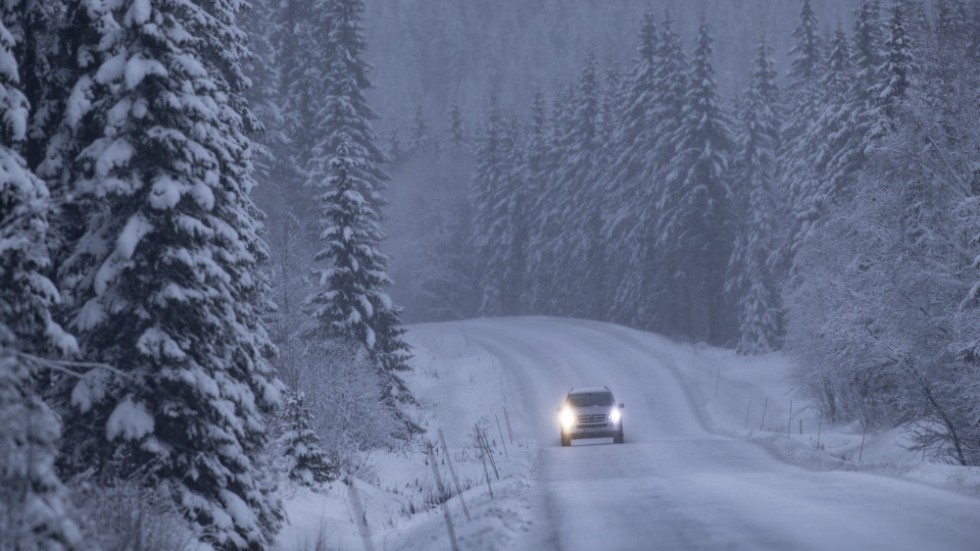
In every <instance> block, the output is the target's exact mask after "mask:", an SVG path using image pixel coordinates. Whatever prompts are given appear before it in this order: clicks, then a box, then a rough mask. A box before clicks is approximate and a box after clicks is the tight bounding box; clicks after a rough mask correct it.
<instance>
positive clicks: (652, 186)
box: [0, 0, 980, 550]
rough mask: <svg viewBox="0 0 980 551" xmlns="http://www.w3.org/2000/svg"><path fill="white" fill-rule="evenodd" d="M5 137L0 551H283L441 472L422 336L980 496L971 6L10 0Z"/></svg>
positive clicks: (765, 1)
mask: <svg viewBox="0 0 980 551" xmlns="http://www.w3.org/2000/svg"><path fill="white" fill-rule="evenodd" d="M509 33H510V34H509ZM0 113H2V117H0V136H2V142H0V427H2V429H0V550H7V549H10V550H21V549H192V548H193V549H196V548H199V547H195V546H202V547H200V548H213V549H227V550H237V549H267V548H272V547H273V543H274V542H275V537H276V534H277V532H278V531H279V530H280V529H281V528H282V526H283V525H284V524H285V523H286V522H287V521H288V519H287V518H286V515H285V514H284V509H283V504H282V501H283V499H285V498H284V496H285V495H286V489H287V488H291V487H295V486H302V487H319V486H322V485H325V484H330V483H335V484H342V483H344V482H345V481H347V480H349V477H350V476H351V475H352V474H353V473H356V472H358V470H359V469H363V468H364V462H365V460H364V455H363V452H368V451H371V450H404V449H409V448H412V447H413V446H419V447H420V446H421V445H422V444H421V442H422V440H423V439H424V438H426V436H425V432H426V427H425V426H423V425H422V424H421V423H420V417H419V415H418V411H419V410H420V409H423V408H424V407H425V404H423V403H421V402H420V400H418V399H417V398H416V396H415V393H414V392H413V389H412V388H411V385H409V384H408V383H407V382H406V377H407V375H408V373H409V372H410V371H411V369H412V368H411V360H412V349H411V346H410V345H409V343H408V340H407V339H406V332H407V331H408V328H407V325H406V324H407V323H408V322H410V323H422V322H433V321H445V320H465V319H470V318H481V317H503V316H555V317H568V318H586V319H591V320H597V321H604V322H611V323H616V324H620V325H625V326H629V327H632V328H636V329H641V330H644V331H650V332H655V333H659V334H662V335H666V336H668V337H671V338H673V339H676V340H678V341H682V342H692V343H706V344H708V345H712V346H718V347H727V348H731V349H735V350H737V352H738V353H739V354H743V355H746V356H754V355H766V354H771V353H785V354H786V355H787V356H788V357H790V358H792V359H793V361H794V362H795V370H794V377H793V382H794V385H795V387H796V390H797V393H798V396H799V397H800V398H801V399H806V400H808V401H809V402H811V403H813V404H815V407H817V408H819V410H820V412H821V414H822V416H823V417H822V418H823V419H826V420H827V422H830V423H837V424H843V423H851V422H855V421H857V422H859V423H860V424H861V426H863V427H867V428H868V429H869V430H885V429H888V428H892V427H896V426H898V425H901V424H904V423H909V422H913V421H914V422H916V423H917V424H916V427H917V429H916V434H915V440H914V446H915V449H917V450H921V451H922V453H923V454H929V455H930V456H932V457H934V458H936V459H937V460H941V461H946V462H949V463H953V464H958V465H972V466H977V465H980V122H978V121H980V0H929V1H919V0H853V1H849V0H827V1H821V0H798V1H792V2H788V1H778V0H757V1H746V2H723V1H720V0H709V1H705V2H700V3H695V2H682V1H666V2H655V3H653V5H651V4H650V3H649V2H646V1H640V0H636V1H634V0H618V1H615V2H587V1H585V0H576V1H570V2H567V1H566V2H562V1H560V0H535V1H528V0H480V1H476V2H469V1H467V2H463V1H460V0H406V1H404V2H402V1H388V0H367V1H365V0H250V1H246V0H6V1H5V2H3V3H2V5H0ZM498 422H499V421H498ZM508 423H509V420H508ZM801 431H802V428H801ZM429 437H431V435H430V436H429ZM503 439H504V438H503V431H502V430H501V436H500V440H503ZM444 445H445V444H444ZM487 477H488V479H489V475H487Z"/></svg>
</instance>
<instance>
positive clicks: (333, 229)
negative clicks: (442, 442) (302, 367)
mask: <svg viewBox="0 0 980 551" xmlns="http://www.w3.org/2000/svg"><path fill="white" fill-rule="evenodd" d="M352 151H354V149H353V147H352V146H351V144H350V142H348V141H347V138H346V136H345V135H343V134H342V135H341V142H340V146H339V147H338V148H337V155H336V156H334V157H333V159H331V161H330V163H331V170H330V179H329V181H328V182H326V183H325V185H324V186H322V187H321V190H322V191H320V194H319V196H318V197H317V200H318V201H319V204H320V226H321V232H320V239H321V241H322V242H323V248H322V249H321V250H320V251H319V252H317V253H316V256H315V257H314V260H315V261H316V262H318V263H320V264H321V265H326V266H327V267H324V268H320V269H319V270H318V280H319V282H320V287H321V290H319V291H317V292H315V293H314V294H312V295H311V296H310V297H309V298H308V299H307V305H308V307H309V308H310V309H311V316H312V318H313V323H312V325H311V326H310V327H309V328H307V329H306V331H305V335H304V336H305V338H306V339H307V340H308V341H309V342H311V343H313V344H314V345H315V346H320V347H325V348H329V345H330V342H331V341H334V340H338V341H342V342H353V343H357V344H358V345H359V346H362V347H364V348H365V349H366V350H367V351H368V352H370V354H371V356H372V358H373V359H374V360H375V362H376V363H377V369H378V373H379V375H380V377H381V379H382V381H383V382H384V383H383V384H384V389H383V393H382V394H383V396H382V399H383V400H384V403H385V405H386V406H387V407H388V408H389V409H390V410H391V412H392V413H394V414H396V415H397V416H398V417H399V419H401V421H402V422H403V423H404V425H405V426H406V428H407V429H409V430H410V431H414V430H416V426H415V424H414V423H413V422H412V421H411V420H410V419H408V417H407V416H406V415H405V414H404V413H403V412H400V411H399V410H398V404H399V403H410V402H411V401H412V400H413V398H412V395H411V393H410V392H409V390H408V388H407V387H406V386H405V382H404V381H403V380H402V378H401V376H400V375H399V372H401V371H404V369H405V368H407V366H405V361H406V358H405V356H404V351H405V350H406V349H407V345H404V341H402V339H401V333H396V332H397V331H398V330H399V329H400V327H398V326H396V325H395V324H394V323H393V321H392V320H391V319H390V318H385V317H383V316H386V315H389V313H392V314H395V313H397V310H396V309H395V307H394V305H393V304H392V301H391V298H390V297H389V296H388V295H387V293H385V292H384V289H385V288H386V287H388V286H389V285H390V284H391V281H390V280H389V279H388V275H387V274H388V258H387V257H386V256H385V255H384V254H383V253H381V251H380V250H378V244H379V242H380V241H381V237H382V232H381V229H380V228H379V227H378V214H377V212H376V211H375V210H374V207H373V206H372V205H371V202H370V201H369V200H368V199H367V198H365V197H364V196H363V195H362V194H361V190H363V189H369V188H370V186H368V185H367V184H365V183H364V182H361V181H359V178H360V177H361V175H362V174H365V173H364V172H362V171H360V170H358V167H357V161H356V160H355V158H354V156H353V155H352ZM382 337H384V338H385V339H386V342H387V343H388V344H385V343H384V342H383V341H382ZM345 346H346V344H345ZM386 346H387V348H386ZM403 366H405V367H404V368H403Z"/></svg>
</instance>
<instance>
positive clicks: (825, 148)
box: [790, 29, 866, 284]
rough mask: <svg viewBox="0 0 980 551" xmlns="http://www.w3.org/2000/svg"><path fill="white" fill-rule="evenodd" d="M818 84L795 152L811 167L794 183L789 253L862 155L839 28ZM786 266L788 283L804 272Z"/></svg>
mask: <svg viewBox="0 0 980 551" xmlns="http://www.w3.org/2000/svg"><path fill="white" fill-rule="evenodd" d="M820 88H821V90H822V94H821V97H820V100H819V104H818V105H819V106H820V107H819V111H818V116H817V118H816V119H814V120H813V121H812V122H811V124H810V127H809V128H808V130H807V135H806V136H804V137H803V138H802V142H803V143H804V144H806V145H807V147H806V149H802V150H801V151H800V152H799V154H800V155H801V156H802V158H805V159H807V161H806V165H807V167H808V168H804V170H808V171H811V172H809V176H808V177H807V178H806V179H803V180H798V181H795V182H794V183H795V184H796V185H795V189H794V190H793V207H792V209H793V210H792V216H793V220H792V223H793V230H792V234H791V239H792V248H793V253H794V256H796V255H797V254H799V252H800V249H801V248H802V247H804V246H806V241H807V239H809V238H810V237H812V235H813V233H814V232H815V231H817V230H818V229H819V227H820V225H821V223H822V222H823V218H824V216H825V215H826V213H827V210H828V208H829V207H830V205H831V203H832V202H834V201H838V200H841V198H842V196H843V194H846V193H848V192H849V191H850V190H849V189H848V188H849V187H850V183H851V180H852V179H853V176H854V174H855V172H856V171H857V170H858V169H859V168H860V166H861V163H862V162H863V159H864V151H863V150H862V148H861V145H862V141H863V140H862V138H863V132H864V130H866V129H865V128H861V127H858V126H856V125H855V124H854V121H855V117H856V116H857V115H856V113H857V111H859V110H860V109H861V103H860V101H859V100H858V99H856V98H855V97H854V89H855V85H854V73H853V70H852V65H851V54H850V45H849V43H848V40H847V36H846V35H845V34H844V32H843V31H842V30H841V29H837V32H836V33H835V35H834V40H833V43H832V44H831V52H830V55H829V57H828V64H827V71H826V73H825V75H824V76H823V79H822V80H821V86H820ZM790 166H791V167H792V166H797V165H796V164H793V165H790ZM794 262H795V261H794ZM791 271H792V273H793V274H794V283H791V284H795V279H796V278H797V277H804V276H805V274H802V273H801V272H800V271H799V270H797V269H796V268H795V267H792V268H791Z"/></svg>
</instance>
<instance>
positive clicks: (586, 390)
mask: <svg viewBox="0 0 980 551" xmlns="http://www.w3.org/2000/svg"><path fill="white" fill-rule="evenodd" d="M597 392H608V393H610V394H612V391H611V390H609V387H607V386H583V387H578V388H573V389H572V390H569V391H568V393H569V394H594V393H597Z"/></svg>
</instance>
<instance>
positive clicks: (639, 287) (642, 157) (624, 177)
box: [607, 11, 676, 328]
mask: <svg viewBox="0 0 980 551" xmlns="http://www.w3.org/2000/svg"><path fill="white" fill-rule="evenodd" d="M665 25H666V26H665V29H664V32H665V33H666V32H670V31H669V22H667V23H666V24H665ZM664 47H665V44H663V42H662V41H661V39H660V38H659V37H658V31H657V27H656V23H655V20H654V17H653V14H652V13H650V12H649V11H648V12H647V13H646V14H645V15H644V17H643V25H642V27H641V29H640V39H639V43H638V44H637V53H638V54H639V55H638V57H637V58H636V60H635V61H634V64H633V66H632V68H631V69H630V71H629V74H628V75H627V77H626V82H625V85H624V86H625V96H626V97H625V100H624V101H625V105H624V107H623V112H622V113H621V114H620V118H619V127H618V128H617V131H616V133H615V135H614V140H615V144H616V147H617V151H616V155H615V160H614V162H613V163H611V167H612V169H613V170H614V171H616V172H614V174H615V177H614V178H612V182H614V184H613V190H612V195H613V201H614V202H615V204H616V205H617V207H618V208H617V209H616V210H617V211H618V213H617V215H616V216H614V217H613V223H612V224H611V227H609V228H608V229H607V233H608V235H609V237H608V241H609V242H610V243H617V244H618V245H616V246H617V247H621V248H622V250H621V255H620V256H622V257H625V259H626V260H625V262H624V263H623V265H622V266H621V267H620V268H619V270H620V272H621V275H620V277H619V281H618V282H617V283H616V286H617V289H616V290H615V291H614V292H613V298H612V302H613V305H612V307H611V309H612V310H613V315H614V316H615V317H616V318H619V319H622V320H623V321H626V322H628V323H633V324H636V325H641V326H644V327H647V328H649V318H650V317H651V316H650V312H651V311H652V309H653V308H652V307H653V306H654V305H653V304H652V302H653V301H652V300H651V298H652V297H651V295H650V294H646V292H647V290H648V288H649V287H648V284H649V283H650V281H651V275H652V273H653V272H654V270H655V268H654V262H653V258H654V257H655V256H656V253H655V252H654V249H655V244H656V239H654V238H653V236H654V234H655V231H656V230H655V228H654V227H653V226H654V225H655V224H656V216H652V215H651V211H652V210H655V206H654V205H655V203H656V201H657V199H658V195H659V193H658V191H657V190H656V189H655V188H656V182H657V181H658V178H656V177H655V176H654V175H655V174H657V173H658V172H659V168H660V167H659V165H658V160H659V159H658V157H657V155H656V151H657V136H658V134H657V130H658V128H659V129H660V130H664V127H662V126H661V122H663V121H661V120H659V119H658V118H656V117H658V116H663V115H666V109H669V107H666V106H663V105H662V104H661V102H669V101H670V100H669V98H667V97H666V93H665V92H667V90H666V86H665V80H664V72H666V71H669V70H670V68H671V67H672V64H673V63H676V59H670V60H668V59H664V58H662V57H661V56H662V55H664V53H666V52H665V51H663V48H664ZM661 107H666V109H660V108H661ZM614 212H615V211H614Z"/></svg>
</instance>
